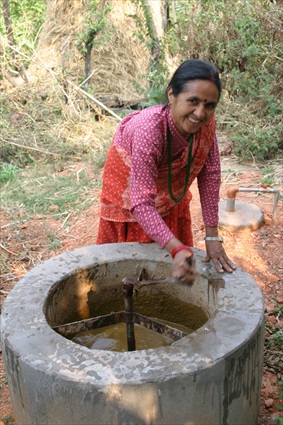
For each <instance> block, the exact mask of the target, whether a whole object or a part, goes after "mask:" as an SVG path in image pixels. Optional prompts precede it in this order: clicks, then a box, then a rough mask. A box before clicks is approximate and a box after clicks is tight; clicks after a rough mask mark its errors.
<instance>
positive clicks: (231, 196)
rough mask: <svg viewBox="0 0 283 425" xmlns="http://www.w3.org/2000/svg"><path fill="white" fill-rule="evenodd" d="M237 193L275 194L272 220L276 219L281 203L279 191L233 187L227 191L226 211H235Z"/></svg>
mask: <svg viewBox="0 0 283 425" xmlns="http://www.w3.org/2000/svg"><path fill="white" fill-rule="evenodd" d="M237 192H263V193H274V202H273V211H272V220H274V219H275V214H276V209H277V205H278V201H279V196H280V191H279V190H278V189H271V188H270V187H267V188H263V187H232V188H228V190H227V204H226V211H228V212H234V211H235V201H236V193H237Z"/></svg>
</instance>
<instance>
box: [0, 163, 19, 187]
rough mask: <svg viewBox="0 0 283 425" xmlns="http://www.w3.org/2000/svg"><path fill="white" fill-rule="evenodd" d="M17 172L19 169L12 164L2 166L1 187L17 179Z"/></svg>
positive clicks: (0, 170) (0, 174) (0, 172)
mask: <svg viewBox="0 0 283 425" xmlns="http://www.w3.org/2000/svg"><path fill="white" fill-rule="evenodd" d="M16 172H17V169H16V167H15V166H14V165H13V164H12V163H10V164H7V163H4V164H2V166H1V169H0V185H1V183H3V182H6V181H8V180H12V179H14V178H15V177H16Z"/></svg>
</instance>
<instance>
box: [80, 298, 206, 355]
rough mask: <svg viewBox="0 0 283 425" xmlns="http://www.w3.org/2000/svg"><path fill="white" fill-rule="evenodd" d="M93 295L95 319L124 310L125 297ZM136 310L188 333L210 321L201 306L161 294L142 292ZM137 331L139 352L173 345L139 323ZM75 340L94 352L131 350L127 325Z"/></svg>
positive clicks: (83, 333)
mask: <svg viewBox="0 0 283 425" xmlns="http://www.w3.org/2000/svg"><path fill="white" fill-rule="evenodd" d="M93 295H94V296H93V299H91V300H89V301H90V302H89V306H90V310H91V316H92V317H97V316H100V315H104V314H109V313H111V312H113V311H121V310H124V302H123V296H122V294H121V296H115V297H113V296H111V295H110V294H109V295H110V296H107V294H105V293H104V294H103V297H101V298H100V297H99V296H98V294H93ZM134 311H135V312H137V313H140V314H142V315H145V316H147V317H154V318H156V320H157V321H159V322H162V323H164V324H165V325H169V326H171V327H173V328H176V329H179V330H181V331H183V332H185V333H191V332H193V331H195V330H196V329H198V328H199V327H201V326H202V325H203V324H204V323H205V322H206V321H207V320H208V318H207V316H206V314H205V313H204V311H203V310H202V309H201V308H200V307H197V306H195V305H193V304H189V303H186V302H184V301H182V300H179V299H176V298H174V297H172V296H170V295H167V294H164V293H160V292H156V293H149V294H148V293H146V292H144V293H143V292H141V293H139V295H138V297H136V298H135V300H134ZM134 329H135V340H136V350H146V349H149V348H157V347H161V346H166V345H171V344H172V342H173V340H172V339H171V338H169V337H167V336H165V335H162V334H159V333H158V332H155V331H152V330H150V329H146V328H144V327H143V326H141V325H138V324H135V325H134ZM72 341H73V342H75V343H77V344H80V345H83V346H85V347H88V348H89V349H92V350H108V351H128V345H127V332H126V325H125V323H118V324H115V325H110V326H105V327H103V328H99V329H93V330H87V331H84V332H81V333H79V334H77V335H76V336H75V337H74V338H73V339H72Z"/></svg>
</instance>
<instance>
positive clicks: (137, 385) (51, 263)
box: [2, 243, 264, 425]
mask: <svg viewBox="0 0 283 425" xmlns="http://www.w3.org/2000/svg"><path fill="white" fill-rule="evenodd" d="M194 254H195V258H196V266H197V270H198V271H199V276H198V278H197V280H196V282H195V283H194V285H193V286H192V287H188V286H185V285H181V284H165V285H164V287H162V288H160V289H159V290H160V291H161V292H162V291H163V290H164V291H165V292H166V291H168V292H170V291H171V293H172V294H174V295H175V296H176V297H177V298H179V299H182V300H187V301H188V302H193V303H194V304H196V305H199V306H201V307H202V308H204V309H205V311H206V313H207V315H208V317H209V320H208V321H207V322H206V323H205V325H203V326H202V327H201V328H199V329H198V330H197V331H195V332H193V333H192V334H190V335H188V336H186V337H184V338H182V339H181V340H179V341H177V342H175V343H174V344H172V345H171V346H167V347H159V348H157V349H150V350H140V351H134V352H123V353H117V352H110V351H102V350H89V349H88V348H86V347H83V346H80V345H77V344H75V343H73V342H72V341H70V340H67V339H66V338H64V337H63V336H61V335H59V334H58V333H56V332H55V331H54V330H53V329H52V326H54V324H59V322H60V320H61V319H62V318H64V317H65V318H66V315H67V312H68V309H69V308H72V305H74V301H73V300H76V301H75V304H76V305H77V307H78V306H81V307H83V304H84V305H85V304H86V303H85V301H84V300H86V296H87V291H89V290H90V289H91V290H95V289H97V288H98V289H99V288H100V287H101V286H102V291H104V290H105V291H106V289H107V287H108V286H109V285H113V284H114V285H116V284H117V285H118V284H120V283H119V282H121V279H122V278H123V277H125V276H127V277H131V276H132V277H134V276H135V275H136V273H137V272H138V270H139V269H140V267H141V266H142V267H146V268H147V270H148V272H149V274H150V278H160V277H164V274H165V275H170V268H171V263H172V260H171V258H170V256H169V255H168V253H166V252H165V251H163V250H161V249H160V248H158V247H157V246H156V245H155V244H146V245H145V244H137V243H132V244H127V243H126V244H109V245H98V246H89V247H85V248H80V249H77V250H75V251H72V252H67V253H64V254H61V255H58V256H56V257H54V258H51V259H50V260H48V261H46V262H44V263H42V264H41V265H39V266H38V267H36V268H34V269H33V270H31V271H30V272H28V273H27V274H26V275H25V276H24V277H23V278H22V279H21V280H20V281H19V282H18V283H17V284H16V285H15V287H14V289H13V290H12V291H11V293H10V294H9V295H8V297H7V299H6V301H5V304H4V309H3V313H2V345H3V358H4V364H5V369H6V372H7V377H8V384H9V389H10V393H11V398H12V404H13V409H14V417H15V419H16V422H17V423H18V424H19V425H20V424H41V425H44V424H49V425H55V424H56V425H66V424H68V425H78V424H80V425H90V424H95V425H109V424H111V425H118V424H119V425H120V424H123V425H127V424H128V425H130V424H132V425H145V424H151V425H157V424H158V425H172V424H174V425H178V424H180V425H181V424H182V425H185V424H186V425H188V424H211V425H212V424H214V425H221V424H222V425H228V424H249V425H252V424H254V425H256V424H257V416H258V409H259V397H260V387H261V377H262V361H263V341H264V320H263V319H264V310H263V297H262V294H261V291H260V289H259V287H258V285H257V284H256V282H255V281H254V280H253V279H252V277H251V276H250V275H249V274H247V273H246V272H244V271H243V270H241V269H240V268H238V269H237V270H236V271H235V272H233V273H232V274H229V273H224V274H222V275H220V274H218V273H217V272H216V271H215V270H214V268H213V266H212V265H211V264H210V263H204V262H202V258H203V257H204V256H205V253H204V251H201V250H197V249H194ZM168 308H170V306H169V307H168ZM62 311H63V313H62ZM82 311H84V309H83V308H82ZM84 314H85V313H84ZM52 322H53V323H52Z"/></svg>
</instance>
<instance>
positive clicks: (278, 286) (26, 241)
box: [0, 150, 283, 425]
mask: <svg viewBox="0 0 283 425" xmlns="http://www.w3.org/2000/svg"><path fill="white" fill-rule="evenodd" d="M223 152H224V153H225V150H223ZM78 167H81V164H78ZM222 169H223V177H222V188H221V200H226V199H227V196H226V192H227V187H228V186H229V185H238V186H240V187H257V188H259V187H260V182H261V179H262V174H261V173H260V169H259V168H258V167H257V166H256V165H246V166H243V165H242V166H240V165H238V164H237V161H236V159H235V158H234V157H233V156H231V155H228V156H227V155H224V154H223V156H222ZM68 170H70V168H68V167H66V170H65V171H66V172H73V170H72V171H68ZM233 170H234V171H233ZM235 170H237V171H235ZM281 184H282V183H281ZM275 187H276V188H278V189H279V190H280V191H281V192H282V186H281V187H280V186H275ZM192 192H193V201H192V208H191V211H192V219H193V232H194V239H195V246H196V247H198V248H200V249H204V241H203V238H204V227H203V223H202V219H201V209H200V206H199V200H198V194H197V186H196V184H193V187H192ZM98 196H99V193H98V192H95V193H94V197H93V200H94V202H93V205H92V206H91V207H90V208H88V209H87V210H85V211H83V212H82V213H81V214H80V215H76V214H75V213H74V212H72V211H70V214H69V217H68V220H69V226H68V227H67V228H66V226H65V225H64V224H65V223H63V220H56V219H54V218H53V217H52V216H51V215H50V216H48V215H45V216H39V217H36V218H35V219H33V220H29V219H25V217H24V216H20V215H21V212H19V217H9V216H7V215H5V213H3V211H2V213H1V221H0V229H1V234H0V236H1V238H0V243H1V244H0V253H1V255H2V256H3V258H4V259H5V263H6V264H8V265H9V267H7V269H6V270H3V272H2V276H1V278H0V302H1V304H0V305H1V306H2V304H3V302H4V300H5V298H6V296H7V294H8V293H9V292H10V291H11V290H12V288H13V286H14V285H15V283H16V282H17V280H18V279H19V278H20V277H21V276H23V275H24V274H25V273H26V272H27V271H28V270H30V269H31V268H33V267H34V266H36V265H37V264H39V263H41V262H42V261H44V260H46V259H48V258H50V257H52V256H54V255H57V254H59V253H62V252H64V251H69V250H73V249H75V248H78V247H81V246H87V245H91V244H93V243H94V242H95V239H96V233H97V224H98V209H99V207H98ZM237 199H239V200H240V199H241V200H243V201H246V202H249V203H252V204H255V205H257V206H259V207H260V208H261V210H262V211H263V213H264V220H265V222H264V224H263V225H262V226H261V227H260V228H258V229H256V230H246V231H241V232H232V231H230V230H224V229H222V230H221V231H220V234H221V235H222V236H223V237H224V244H225V249H226V252H227V253H228V255H229V256H230V258H231V259H233V261H234V262H235V263H236V264H237V266H238V267H241V268H242V269H244V270H245V271H246V272H248V273H249V274H250V275H251V276H252V277H253V278H254V279H255V280H256V282H257V283H258V285H259V286H260V288H261V290H262V293H263V296H264V299H265V316H266V321H267V325H268V326H267V328H268V327H272V326H274V325H276V324H278V326H279V327H280V326H281V328H282V325H283V321H282V316H281V318H280V316H278V315H276V314H275V311H276V308H278V305H279V306H281V307H282V305H283V291H282V277H283V261H282V259H283V226H282V223H283V208H282V199H281V200H279V203H278V206H277V209H276V216H275V218H274V219H273V217H272V211H273V206H274V197H273V194H272V193H268V194H265V193H258V192H248V193H239V194H237ZM0 212H1V210H0ZM51 231H52V232H53V233H54V232H55V233H56V237H57V239H59V240H60V242H61V246H60V248H59V249H57V250H56V251H55V250H50V236H49V237H48V235H50V232H51ZM0 317H1V316H0ZM266 332H268V331H266ZM267 336H268V334H267ZM1 352H2V350H1ZM0 356H1V354H0ZM279 359H280V360H279ZM282 361H283V358H282V350H280V351H278V352H273V353H270V352H269V351H268V350H267V349H266V352H265V365H264V371H263V381H262V389H261V405H260V415H259V422H258V425H271V424H276V423H278V418H279V417H282V416H283V412H282V410H280V409H279V408H278V407H277V406H276V404H277V403H278V402H279V399H278V393H279V387H278V381H280V380H283V371H282V364H283V363H282ZM1 388H2V390H1ZM0 411H1V414H0V425H3V424H4V423H5V424H12V423H13V409H12V405H11V400H10V396H9V390H8V385H7V378H6V375H5V370H4V365H3V361H2V358H1V357H0ZM1 419H2V421H1ZM19 425H21V424H19ZM243 425H248V424H243Z"/></svg>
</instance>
